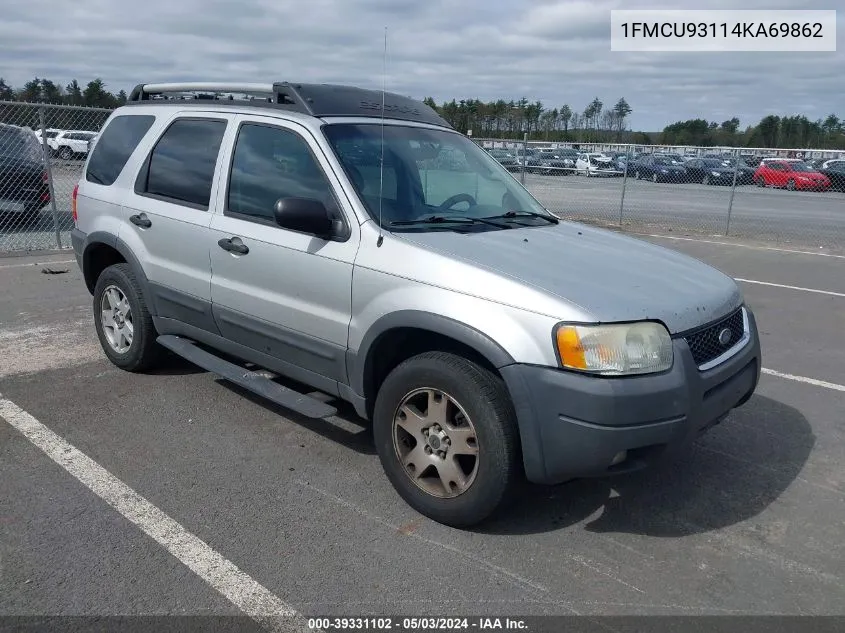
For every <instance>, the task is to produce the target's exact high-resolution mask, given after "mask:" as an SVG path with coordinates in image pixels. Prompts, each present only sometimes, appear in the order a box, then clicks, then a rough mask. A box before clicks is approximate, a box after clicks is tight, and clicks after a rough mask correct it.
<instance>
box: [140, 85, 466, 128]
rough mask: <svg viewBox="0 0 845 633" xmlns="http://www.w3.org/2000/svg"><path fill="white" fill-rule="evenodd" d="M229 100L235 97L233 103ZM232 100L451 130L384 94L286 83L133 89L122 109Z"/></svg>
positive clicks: (422, 108) (419, 106) (410, 102)
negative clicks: (134, 106) (414, 122)
mask: <svg viewBox="0 0 845 633" xmlns="http://www.w3.org/2000/svg"><path fill="white" fill-rule="evenodd" d="M235 95H239V96H238V98H237V99H236V98H235ZM236 100H237V101H240V103H241V104H242V105H249V106H258V107H265V108H268V107H269V108H280V109H283V110H290V111H294V112H300V113H303V114H307V115H309V116H314V117H321V118H324V119H325V118H330V117H374V116H375V117H377V116H383V117H384V118H388V119H399V120H405V121H416V122H420V123H428V124H431V125H437V126H440V127H446V128H452V126H451V125H450V124H449V123H448V122H447V121H446V120H444V119H443V118H442V117H441V116H440V115H439V114H438V113H437V112H436V111H435V110H434V109H432V108H430V107H429V106H428V105H426V104H425V103H423V102H421V101H417V100H416V99H412V98H411V97H406V96H403V95H399V94H395V93H389V92H388V93H384V94H382V92H381V90H373V89H365V88H358V87H355V86H345V85H337V84H317V83H298V82H297V83H290V82H287V81H282V82H274V83H235V82H186V83H158V84H138V85H137V86H135V87H134V88H133V89H132V92H131V93H130V95H129V98H128V99H127V104H128V105H133V104H134V105H142V104H145V103H147V104H153V103H165V104H166V103H170V102H172V101H182V102H192V103H193V104H194V105H198V106H199V105H206V104H207V105H212V103H213V104H214V105H218V106H224V105H227V104H231V103H232V102H234V101H236ZM382 103H384V105H382ZM186 105H187V103H186Z"/></svg>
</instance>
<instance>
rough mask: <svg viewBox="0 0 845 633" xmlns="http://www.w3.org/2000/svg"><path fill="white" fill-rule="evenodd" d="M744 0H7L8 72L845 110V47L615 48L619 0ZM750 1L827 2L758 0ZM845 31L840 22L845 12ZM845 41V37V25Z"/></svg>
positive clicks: (765, 5)
mask: <svg viewBox="0 0 845 633" xmlns="http://www.w3.org/2000/svg"><path fill="white" fill-rule="evenodd" d="M623 7H624V8H626V9H631V8H672V9H679V8H690V9H729V8H736V3H735V1H734V0H709V1H708V0H674V1H673V2H671V3H670V2H662V3H661V2H645V1H641V0H637V1H636V2H631V0H626V1H624V2H623V1H622V0H595V1H587V0H571V1H554V0H511V1H510V2H491V1H489V0H463V1H462V2H454V1H451V0H428V1H425V0H309V1H308V2H307V3H294V2H290V1H288V2H284V1H282V2H279V1H278V0H244V1H243V2H232V1H229V0H182V1H181V2H175V1H173V0H145V1H144V2H118V3H115V2H112V1H110V0H73V2H61V3H57V2H55V0H29V1H28V2H22V3H16V4H11V5H9V6H8V7H4V15H3V21H2V22H0V41H2V42H3V54H2V60H3V64H2V71H1V72H2V76H3V77H4V78H5V80H6V81H7V82H8V83H10V84H12V85H15V86H22V85H23V83H24V82H26V81H28V80H29V79H31V78H33V77H34V76H38V77H46V78H50V79H53V80H54V81H57V82H59V83H61V84H63V85H64V84H66V83H68V82H69V81H70V80H71V79H74V78H76V79H78V80H79V81H80V82H87V81H89V80H90V79H92V78H94V77H101V78H102V79H103V80H104V81H105V82H106V85H107V87H108V88H109V89H110V90H112V91H114V92H117V91H118V90H121V89H124V90H127V91H129V89H130V88H131V87H132V86H134V85H135V84H137V83H143V82H152V81H180V80H224V79H232V80H235V81H274V80H290V81H325V82H340V83H352V84H359V85H364V86H368V87H380V86H381V82H382V49H383V34H384V27H385V26H386V27H388V33H389V46H388V64H387V66H388V72H387V83H388V87H389V89H391V90H394V91H396V92H400V93H402V94H408V95H412V96H415V97H418V98H423V97H426V96H431V97H434V98H435V99H436V100H437V101H438V102H440V101H442V100H444V99H451V98H457V99H461V98H479V99H484V100H490V99H496V98H504V99H520V98H522V97H526V98H527V99H529V100H531V101H535V100H540V101H542V102H543V103H544V104H546V105H547V106H548V107H550V108H551V107H559V106H561V105H563V104H565V103H566V104H569V105H570V106H571V107H572V108H573V109H574V110H576V111H580V110H583V108H584V107H585V106H586V105H587V104H588V103H589V102H590V101H591V100H592V99H593V98H594V97H596V96H597V97H599V98H600V99H601V100H602V101H603V102H604V103H605V104H606V105H612V104H613V103H615V102H616V100H618V99H619V98H620V97H625V99H626V100H627V101H628V103H629V104H630V105H631V107H632V108H633V115H632V117H631V125H632V126H633V127H634V128H637V129H645V130H659V129H662V128H663V127H664V126H665V125H666V124H668V123H670V122H672V121H675V120H678V119H685V118H698V117H703V118H707V119H717V120H724V119H726V118H730V117H732V116H738V117H739V118H740V120H741V122H742V125H743V126H745V125H749V124H753V123H756V122H757V121H758V120H759V119H760V118H761V117H762V116H764V115H765V114H766V113H767V112H776V113H781V114H786V113H803V114H806V115H807V116H809V117H810V118H812V119H815V118H823V117H824V116H826V115H827V114H829V113H831V112H837V110H838V114H839V115H840V116H845V111H843V110H842V107H843V106H842V100H841V95H842V92H843V89H845V75H843V74H842V72H841V68H842V67H843V61H845V53H843V48H842V46H841V45H840V47H839V48H840V50H839V51H838V52H836V53H794V52H786V53H683V54H682V53H623V52H611V51H610V39H609V33H610V13H609V12H610V10H611V9H613V8H623ZM743 8H745V9H753V8H758V9H767V10H768V9H778V8H792V9H796V8H820V9H825V8H829V6H828V3H825V2H824V1H823V0H815V1H814V0H765V1H764V0H748V2H746V3H745V4H744V5H743ZM839 32H840V33H841V32H842V27H841V26H840V27H839ZM839 40H840V41H841V40H842V38H841V37H839Z"/></svg>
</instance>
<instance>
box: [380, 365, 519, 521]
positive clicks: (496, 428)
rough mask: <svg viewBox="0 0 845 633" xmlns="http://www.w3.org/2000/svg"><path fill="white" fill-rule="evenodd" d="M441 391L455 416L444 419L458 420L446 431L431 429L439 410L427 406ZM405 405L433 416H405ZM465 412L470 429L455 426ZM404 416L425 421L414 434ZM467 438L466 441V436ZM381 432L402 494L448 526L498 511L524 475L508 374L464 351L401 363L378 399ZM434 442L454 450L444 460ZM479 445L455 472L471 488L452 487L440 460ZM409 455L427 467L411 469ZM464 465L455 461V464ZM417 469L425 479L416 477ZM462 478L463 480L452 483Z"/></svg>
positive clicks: (383, 452) (391, 475)
mask: <svg viewBox="0 0 845 633" xmlns="http://www.w3.org/2000/svg"><path fill="white" fill-rule="evenodd" d="M438 394H439V395H440V401H441V402H442V401H443V397H444V395H445V396H446V397H447V399H448V400H447V405H446V410H447V411H448V412H449V413H448V414H447V415H446V416H445V418H444V419H447V420H449V423H450V424H451V426H446V427H443V426H441V427H440V429H441V430H440V431H438V430H437V429H436V427H431V426H430V424H432V423H433V422H430V421H429V420H432V419H437V418H436V413H434V412H433V413H431V414H429V410H428V407H427V403H429V402H432V401H436V397H437V395H438ZM449 400H451V403H449V402H448V401H449ZM455 403H457V404H455ZM403 404H406V405H407V406H406V407H405V411H414V410H415V411H418V412H422V411H425V417H422V418H419V417H415V416H414V415H413V414H411V415H410V416H405V417H404V418H402V417H400V416H402V415H403V414H402V413H400V412H399V411H400V408H403ZM414 405H416V406H414ZM424 405H425V406H424ZM461 411H463V413H464V414H465V419H468V427H461V426H456V424H455V422H456V415H457V416H458V418H460V412H461ZM400 419H404V420H406V422H408V421H410V422H413V421H414V420H418V424H416V425H415V428H413V429H412V430H413V434H409V433H408V432H407V431H406V429H405V427H404V426H403V425H402V423H401V422H399V420H400ZM427 429H433V430H430V431H429V435H428V437H426V435H424V432H425V430H427ZM450 433H451V436H450V435H449V434H450ZM459 433H460V435H458V434H459ZM435 435H436V437H434V436H435ZM444 435H445V436H446V437H448V438H449V443H447V442H446V440H445V439H443V437H444ZM461 435H463V436H464V437H465V438H466V439H464V440H461ZM373 436H374V438H375V443H376V450H377V452H378V455H379V459H380V460H381V464H382V467H383V469H384V471H385V474H386V475H387V477H388V479H389V480H390V482H391V484H392V485H393V487H394V488H395V489H396V491H397V492H398V493H399V495H400V496H401V497H402V499H404V500H405V502H406V503H407V504H408V505H409V506H411V507H412V508H414V509H415V510H416V511H417V512H419V513H420V514H422V515H424V516H427V517H428V518H430V519H432V520H434V521H437V522H438V523H442V524H444V525H449V526H452V527H457V528H465V527H469V526H472V525H475V524H478V523H481V522H482V521H484V520H486V519H488V518H490V517H492V516H494V515H495V514H497V513H498V512H499V511H501V510H502V509H503V508H505V507H506V506H507V505H508V503H509V502H510V501H512V499H513V497H514V492H515V490H516V488H517V486H518V484H519V483H520V481H521V480H522V476H521V475H522V469H521V463H520V460H519V456H520V455H521V452H520V447H519V434H518V429H517V424H516V415H515V413H514V409H513V405H512V404H511V401H510V397H509V395H508V392H507V389H506V388H505V385H504V383H503V382H502V381H501V379H500V378H498V377H497V376H495V375H494V374H492V373H491V372H489V371H488V370H486V369H484V368H482V367H480V366H478V365H476V364H475V363H472V362H470V361H468V360H466V359H465V358H462V357H461V356H457V355H454V354H449V353H445V352H426V353H424V354H420V355H418V356H414V357H412V358H410V359H408V360H406V361H405V362H403V363H401V364H400V365H399V366H398V367H396V368H395V369H394V370H393V371H392V372H391V373H390V374H389V375H388V376H387V378H386V380H385V381H384V383H383V384H382V386H381V389H380V390H379V392H378V395H377V397H376V402H375V408H374V411H373ZM473 437H474V438H475V439H474V447H473V441H472V439H471V438H473ZM452 438H454V439H452ZM447 444H448V445H447ZM417 447H419V453H417V451H416V450H415V449H417ZM424 447H425V448H424ZM432 447H434V448H435V449H437V450H439V448H442V447H445V450H446V451H454V453H448V452H447V453H444V455H445V456H446V457H438V455H437V453H436V451H432V450H431V449H432ZM473 448H474V449H475V451H476V456H475V457H472V456H470V455H468V454H466V453H464V454H463V456H462V457H461V464H460V466H458V470H454V469H450V470H451V471H452V472H453V473H456V474H457V476H458V477H461V476H462V477H463V480H462V481H460V482H459V484H463V485H457V486H450V488H449V489H447V487H446V485H444V484H443V483H442V479H441V477H443V478H447V479H448V476H449V474H450V472H449V471H448V470H443V471H441V469H439V468H438V467H437V465H438V464H443V465H444V466H445V465H447V464H448V463H449V461H448V457H449V456H450V455H451V456H453V455H455V454H461V452H462V451H467V450H469V452H471V451H472V450H473ZM423 449H424V450H423ZM425 451H429V452H428V454H426V452H425ZM403 456H404V457H405V459H406V460H407V461H408V463H409V464H415V462H416V461H417V460H420V461H421V462H422V464H423V465H422V466H421V468H422V470H419V468H420V467H416V465H415V467H414V468H411V467H410V466H408V467H406V466H405V465H404V464H403V460H402V458H403ZM458 463H459V462H458V461H457V460H455V459H452V460H451V464H452V465H453V466H454V465H455V464H458ZM461 466H462V467H461ZM413 472H416V473H420V474H421V475H425V476H424V477H414V476H413V474H412V473H413ZM454 483H455V480H450V481H449V484H454ZM461 488H463V490H461Z"/></svg>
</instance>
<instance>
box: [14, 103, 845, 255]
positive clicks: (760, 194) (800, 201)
mask: <svg viewBox="0 0 845 633" xmlns="http://www.w3.org/2000/svg"><path fill="white" fill-rule="evenodd" d="M110 112H111V111H110V110H107V109H100V108H89V107H78V106H57V105H45V104H31V103H18V102H2V101H0V253H4V252H13V251H38V250H51V249H57V248H58V249H66V248H70V238H69V231H70V230H71V228H72V227H73V219H72V217H71V211H70V205H71V195H72V191H73V187H74V185H75V184H76V182H77V181H78V180H79V177H80V175H81V172H82V166H83V164H84V161H85V158H86V157H87V155H88V152H90V151H91V148H92V147H93V146H94V143H95V142H96V139H97V134H98V132H99V130H100V129H101V128H102V126H103V124H104V123H105V121H106V118H107V117H108V116H109V114H110ZM473 140H475V141H476V142H477V143H478V144H479V145H480V146H481V147H482V148H484V149H485V150H487V151H488V152H490V154H491V155H492V156H493V157H494V158H496V160H498V161H499V162H500V163H501V164H502V165H503V166H505V167H506V168H507V169H509V170H510V171H512V172H514V174H515V175H516V176H517V177H518V178H519V179H520V180H521V181H522V182H523V183H524V184H525V186H526V187H527V188H528V189H529V190H530V191H531V192H532V193H533V194H534V195H535V196H536V197H537V198H538V199H539V200H540V201H541V202H542V203H543V204H544V205H545V206H546V207H548V208H549V209H550V210H552V211H553V212H555V213H557V214H558V215H560V216H561V217H564V218H567V219H572V220H577V221H582V222H589V223H593V224H599V225H605V226H611V227H619V228H622V229H624V230H628V231H633V232H639V233H672V234H697V235H708V236H714V235H718V236H735V237H744V238H751V239H755V240H764V241H769V242H779V243H791V244H804V245H813V246H822V247H830V248H841V247H843V246H845V152H842V151H840V152H837V151H812V150H806V149H805V150H771V149H764V148H751V149H748V148H741V149H738V148H714V147H684V146H681V147H677V146H674V147H669V146H654V145H651V146H641V145H624V144H591V143H580V144H579V143H544V142H538V141H527V140H523V141H505V140H494V139H473ZM837 160H838V161H840V162H838V163H837V162H836V161H837ZM761 161H762V164H763V166H764V168H761ZM778 161H780V162H778ZM769 163H773V164H772V165H771V168H769V167H767V165H768V164H769ZM774 163H777V164H774ZM796 170H797V171H796ZM813 170H815V172H819V171H820V172H821V173H823V174H825V178H826V179H827V181H828V182H829V183H830V186H824V187H818V186H817V184H818V183H816V182H815V178H816V176H815V172H814V171H813ZM448 171H450V172H451V173H454V172H453V170H451V169H448ZM425 176H426V177H427V176H428V170H425Z"/></svg>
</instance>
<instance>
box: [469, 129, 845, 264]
mask: <svg viewBox="0 0 845 633" xmlns="http://www.w3.org/2000/svg"><path fill="white" fill-rule="evenodd" d="M474 140H475V141H476V143H478V144H479V145H480V146H481V147H482V148H484V149H485V150H487V151H488V152H489V153H490V154H491V155H492V156H493V157H494V158H495V159H496V160H498V161H499V162H500V163H501V164H502V165H503V166H505V167H506V168H507V169H508V170H510V171H512V172H514V174H515V175H516V176H517V177H518V178H519V179H520V180H521V181H522V182H523V184H525V186H526V187H527V188H528V189H529V190H530V191H531V192H532V193H533V194H534V195H535V196H536V197H537V198H538V199H539V200H540V202H542V203H543V204H544V205H545V206H546V207H547V208H549V209H550V210H551V211H553V212H555V213H556V214H558V215H560V216H561V217H564V218H566V219H571V220H576V221H582V222H588V223H592V224H598V225H604V226H610V227H621V228H622V229H624V230H628V231H633V232H637V233H661V234H667V233H668V234H676V235H677V234H689V235H698V236H702V235H707V236H733V237H743V238H749V239H754V240H761V241H767V242H777V243H790V244H802V245H807V246H809V245H812V246H822V247H828V248H842V247H843V246H845V151H836V150H807V149H791V150H790V149H776V150H774V149H768V148H719V147H691V146H656V145H648V146H643V145H625V144H608V143H604V144H597V143H543V142H537V141H526V140H523V141H506V140H495V139H474ZM819 173H820V174H821V175H822V177H821V178H819V177H818V174H819Z"/></svg>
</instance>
